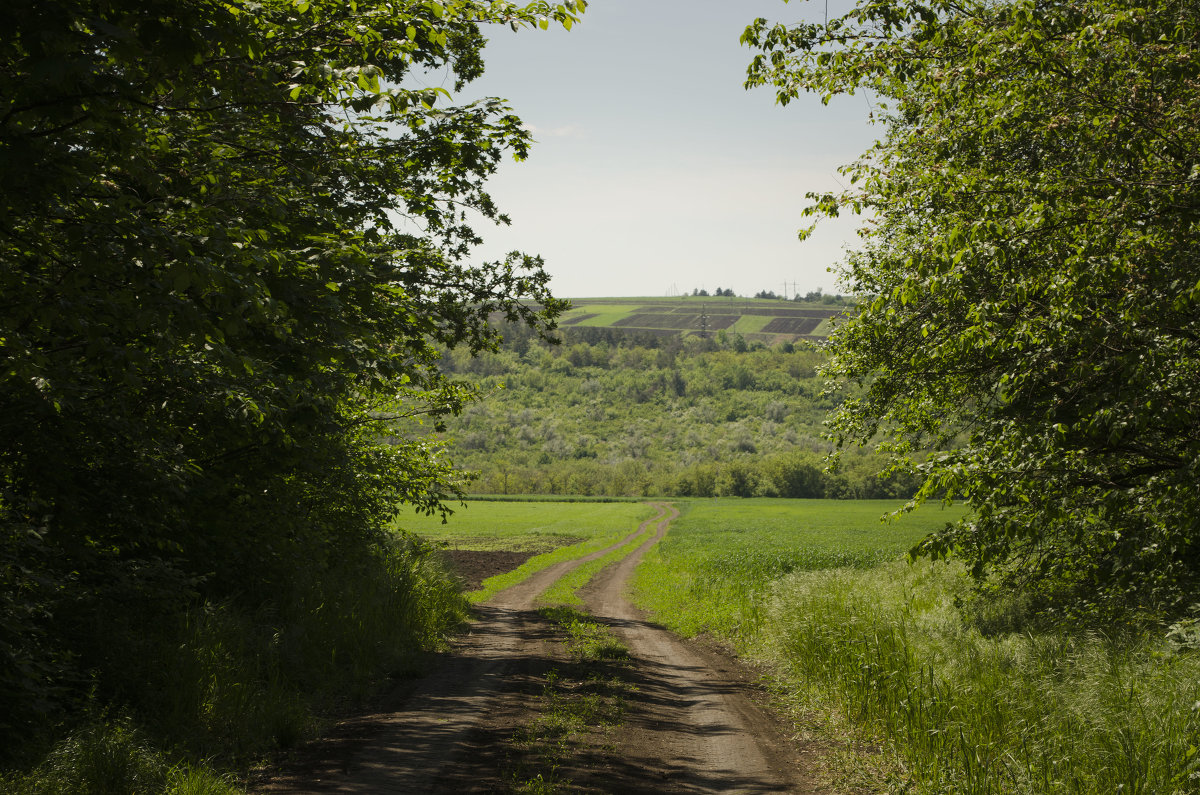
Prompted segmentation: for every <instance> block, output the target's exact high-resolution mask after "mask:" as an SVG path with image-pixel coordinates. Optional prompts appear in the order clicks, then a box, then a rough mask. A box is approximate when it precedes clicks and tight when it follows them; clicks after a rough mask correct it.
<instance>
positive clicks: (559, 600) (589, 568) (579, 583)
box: [538, 525, 657, 605]
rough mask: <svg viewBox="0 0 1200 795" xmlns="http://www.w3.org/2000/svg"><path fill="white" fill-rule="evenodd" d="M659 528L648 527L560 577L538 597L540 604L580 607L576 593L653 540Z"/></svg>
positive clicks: (580, 602)
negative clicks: (601, 573) (606, 569)
mask: <svg viewBox="0 0 1200 795" xmlns="http://www.w3.org/2000/svg"><path fill="white" fill-rule="evenodd" d="M656 531H657V528H656V527H655V526H653V525H651V526H650V527H648V528H647V529H646V530H645V531H644V532H641V533H638V535H637V536H635V537H634V538H633V539H631V540H630V541H629V542H627V543H625V544H622V545H621V546H619V547H617V548H616V549H614V550H613V551H611V552H609V553H608V554H607V555H603V556H602V557H599V558H596V559H595V560H591V561H588V562H587V563H584V564H582V565H580V566H578V567H576V568H575V569H573V570H571V571H569V572H567V574H566V575H564V576H562V577H559V578H558V580H557V581H555V583H554V584H553V585H551V586H550V587H549V588H547V589H546V590H545V591H544V592H543V593H542V595H541V596H539V597H538V602H540V603H542V604H547V605H580V604H582V601H581V600H580V599H579V597H578V596H577V595H576V592H577V591H578V590H579V589H580V588H582V587H583V586H585V585H587V584H588V583H589V582H591V580H592V578H593V577H595V576H596V575H597V574H599V573H600V571H602V570H603V569H604V568H606V567H608V566H611V565H612V564H614V563H617V562H618V561H620V560H622V559H623V558H624V557H625V556H626V555H628V554H630V553H631V552H633V551H634V550H635V549H637V548H638V547H640V546H641V545H642V544H644V543H646V540H647V539H649V538H651V537H652V536H653V535H654V534H655V532H656Z"/></svg>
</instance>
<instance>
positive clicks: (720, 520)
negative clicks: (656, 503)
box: [635, 498, 962, 635]
mask: <svg viewBox="0 0 1200 795" xmlns="http://www.w3.org/2000/svg"><path fill="white" fill-rule="evenodd" d="M676 504H677V505H679V507H680V511H681V516H680V518H678V519H676V520H675V522H674V524H673V525H672V528H671V532H670V533H669V534H668V536H667V538H666V539H665V540H664V541H663V542H662V543H661V544H659V545H658V546H657V547H656V548H655V549H653V550H651V552H650V553H649V554H648V555H647V556H646V561H645V563H643V565H642V566H641V567H640V569H639V570H638V574H637V576H636V578H635V591H636V593H637V594H638V598H639V602H640V604H641V605H642V606H643V607H646V608H648V609H650V610H652V611H653V612H655V613H656V614H658V615H660V616H661V618H660V619H659V620H661V621H664V622H666V623H667V624H668V625H669V626H670V627H671V628H672V629H674V630H676V631H678V632H680V633H682V634H684V635H694V634H696V633H698V632H702V631H715V632H718V633H728V632H731V631H733V630H734V629H735V628H736V627H739V626H741V625H742V624H744V623H745V622H747V621H750V620H755V619H756V617H757V616H758V600H759V597H760V596H761V595H762V594H763V593H764V592H765V589H766V588H767V587H768V586H769V585H770V584H771V583H772V582H773V581H775V580H777V579H779V578H781V577H783V576H785V575H787V574H789V573H791V572H793V571H811V570H817V569H829V568H835V567H853V568H865V567H870V566H873V565H876V564H878V563H882V562H886V561H889V560H894V559H896V558H898V557H900V556H902V555H903V554H904V553H905V552H907V551H908V550H909V549H911V548H912V546H913V545H914V544H916V542H917V541H919V540H920V539H921V538H922V537H923V536H925V535H926V534H927V533H929V532H930V531H931V530H934V529H936V528H938V527H940V526H942V525H944V524H945V523H946V522H948V521H953V520H955V519H957V518H959V516H961V515H962V513H961V510H958V509H949V510H941V509H939V508H937V507H925V508H922V509H921V510H920V511H917V512H915V513H911V514H905V515H903V516H901V517H899V518H896V519H891V520H889V521H887V522H884V521H883V517H884V516H885V515H887V514H890V513H892V512H894V511H896V510H897V509H899V508H900V507H901V506H902V505H903V503H902V502H899V501H896V500H784V499H729V498H723V499H712V500H683V501H678V502H677V503H676Z"/></svg>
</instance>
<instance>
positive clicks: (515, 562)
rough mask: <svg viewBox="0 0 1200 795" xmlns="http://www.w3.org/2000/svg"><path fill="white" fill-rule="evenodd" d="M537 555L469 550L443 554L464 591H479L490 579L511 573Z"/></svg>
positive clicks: (444, 552)
mask: <svg viewBox="0 0 1200 795" xmlns="http://www.w3.org/2000/svg"><path fill="white" fill-rule="evenodd" d="M536 554H537V553H536V552H507V551H476V550H467V549H447V550H444V551H443V552H442V556H443V557H444V558H445V560H446V564H447V565H448V566H449V567H450V571H452V572H453V573H454V574H455V575H456V576H457V577H458V578H459V579H460V580H462V583H463V590H464V591H474V590H476V589H478V588H479V587H480V586H481V585H482V584H483V581H484V580H486V579H487V578H488V577H494V576H496V575H497V574H505V573H507V572H510V571H512V570H513V569H515V568H517V567H519V566H520V565H521V564H522V563H524V562H525V561H527V560H529V559H530V558H532V557H533V556H534V555H536Z"/></svg>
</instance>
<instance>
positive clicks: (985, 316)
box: [744, 0, 1200, 617]
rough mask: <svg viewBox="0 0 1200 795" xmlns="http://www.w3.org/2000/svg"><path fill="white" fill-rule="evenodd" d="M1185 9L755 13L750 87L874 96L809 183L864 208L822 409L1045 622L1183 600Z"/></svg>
mask: <svg viewBox="0 0 1200 795" xmlns="http://www.w3.org/2000/svg"><path fill="white" fill-rule="evenodd" d="M1198 12H1200V7H1197V5H1196V4H1195V3H1194V2H1190V1H1189V0H1151V2H1147V3H1127V2H1119V1H1118V0H1077V1H1072V2H1057V1H1047V0H1012V1H1009V2H1001V3H992V2H967V3H960V2H942V0H933V1H932V2H920V1H918V0H878V1H876V2H869V3H868V2H861V3H859V4H858V5H857V6H856V7H855V8H854V9H853V10H852V11H850V12H849V13H847V14H846V15H844V16H842V17H838V18H835V19H830V20H828V22H825V23H818V24H805V25H797V26H790V27H789V26H783V25H770V24H768V23H766V22H765V21H764V20H758V21H757V22H755V23H754V24H753V25H751V26H750V27H749V28H748V29H747V31H746V33H745V36H744V41H745V42H747V43H749V44H750V45H751V46H753V47H756V48H758V49H760V50H761V53H760V54H759V55H757V56H756V57H755V59H754V61H753V63H752V65H751V67H750V70H749V79H748V85H771V86H774V87H775V89H776V91H777V96H778V99H779V101H780V102H782V103H785V104H786V103H787V102H788V101H789V100H790V99H793V98H795V97H796V96H798V95H799V94H800V93H801V92H805V91H811V92H817V93H818V94H820V95H821V96H822V97H823V99H824V100H825V101H828V100H829V99H830V98H831V97H833V96H834V95H837V94H852V93H855V92H865V93H866V95H867V97H868V98H869V101H870V102H872V103H875V105H876V117H877V119H878V121H879V122H880V123H881V125H882V128H883V130H884V135H883V137H882V138H881V140H880V141H879V142H878V143H877V145H876V146H875V147H874V148H873V149H872V150H871V151H869V152H867V153H865V154H864V156H863V157H862V158H861V159H860V160H859V161H858V162H856V163H854V164H851V165H849V166H847V167H846V168H845V169H844V173H845V174H846V175H847V176H848V178H849V181H850V188H849V189H848V190H846V191H844V192H840V193H835V194H827V195H814V196H812V197H811V198H812V199H813V204H812V206H811V207H810V209H809V213H810V214H812V215H816V216H820V215H837V214H838V213H839V212H844V211H861V212H863V213H864V214H865V222H864V229H863V232H862V239H863V245H862V248H861V250H860V251H858V252H856V253H854V254H852V255H850V256H849V257H848V260H847V262H846V264H845V266H844V269H843V276H844V279H845V282H846V284H847V286H848V287H849V288H850V289H851V290H852V291H853V292H855V293H857V294H858V295H860V296H863V297H865V300H863V301H862V303H861V304H860V305H859V310H860V311H859V312H858V314H857V316H856V317H855V318H854V319H853V321H851V322H848V323H846V324H845V325H843V326H842V327H841V328H840V329H838V330H837V331H836V332H835V334H834V335H833V339H832V355H833V359H832V363H831V365H830V367H829V371H828V372H829V374H830V375H832V376H834V377H838V378H846V379H849V380H850V381H852V382H854V383H857V384H859V385H860V386H861V392H860V394H859V396H858V397H856V398H854V399H852V400H850V401H848V402H847V403H846V404H845V405H844V406H843V407H842V408H841V410H840V411H839V412H838V413H837V414H836V416H835V417H834V419H833V420H832V430H833V432H834V434H835V435H836V436H837V438H838V439H839V440H840V441H841V442H842V443H852V442H859V443H861V442H866V441H869V440H871V439H877V438H882V439H883V440H884V444H885V445H887V446H889V447H890V449H891V450H892V451H893V452H894V454H895V455H896V457H897V459H898V460H900V461H905V460H906V459H909V458H913V453H914V451H917V450H920V449H923V448H927V447H929V446H932V447H933V448H934V449H935V450H936V451H937V452H936V453H935V454H934V455H932V456H931V457H930V458H928V460H916V461H909V463H910V464H912V465H917V466H920V467H921V469H922V470H923V472H924V474H925V475H926V481H925V486H924V489H923V490H922V493H921V494H922V497H923V498H937V497H945V498H946V499H951V498H961V499H965V500H966V501H967V502H968V503H969V504H970V505H971V506H972V507H973V509H974V511H973V514H972V516H971V517H970V518H968V519H967V520H965V521H963V522H961V523H959V524H957V525H955V526H952V527H948V528H947V529H946V530H945V531H944V532H941V533H938V534H935V535H934V536H932V537H931V538H930V539H928V540H927V541H926V542H925V543H924V545H923V546H922V548H921V549H922V551H923V552H926V553H930V554H935V555H940V554H944V553H946V552H950V551H953V552H956V553H958V554H960V555H962V556H964V557H966V558H967V559H968V560H969V561H970V562H971V563H972V565H973V567H974V571H975V573H976V574H977V575H978V576H980V577H981V578H982V577H985V576H987V575H989V574H995V575H999V576H998V577H997V578H992V579H991V580H990V581H991V582H1000V583H1002V584H1004V585H1006V586H1009V587H1016V588H1019V589H1020V591H1021V592H1022V593H1023V594H1024V595H1025V596H1027V597H1030V598H1032V600H1033V603H1034V604H1035V606H1038V607H1039V608H1040V609H1041V611H1042V613H1043V615H1050V614H1057V615H1060V616H1062V615H1068V616H1069V615H1091V616H1096V615H1117V614H1120V615H1130V613H1129V611H1130V610H1132V611H1134V614H1135V615H1136V614H1138V613H1141V614H1142V615H1143V616H1157V617H1161V616H1163V615H1179V614H1181V613H1183V612H1184V611H1186V610H1187V609H1188V607H1189V606H1190V605H1191V603H1192V602H1194V600H1195V596H1194V593H1195V590H1194V589H1195V586H1196V584H1197V580H1198V579H1200V490H1198V489H1197V488H1196V484H1197V482H1198V475H1200V471H1198V468H1200V431H1198V429H1200V401H1198V400H1197V395H1198V394H1200V336H1198V335H1200V304H1198V302H1200V258H1198V256H1197V255H1198V253H1200V252H1198V250H1197V243H1196V241H1197V223H1198V221H1200V160H1198V159H1197V152H1200V91H1198V90H1197V88H1198V87H1200V63H1198V62H1197V59H1196V52H1197V45H1198V43H1200V13H1198Z"/></svg>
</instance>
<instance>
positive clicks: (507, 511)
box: [396, 500, 654, 552]
mask: <svg viewBox="0 0 1200 795" xmlns="http://www.w3.org/2000/svg"><path fill="white" fill-rule="evenodd" d="M653 515H654V513H653V509H651V508H648V507H646V506H645V505H643V504H641V503H637V502H559V501H548V500H538V501H528V502H509V501H491V500H488V501H478V502H474V501H468V502H467V504H466V505H464V506H459V507H457V508H456V509H455V512H454V513H453V514H452V515H451V516H450V517H448V519H447V521H446V522H445V523H443V522H442V519H441V517H439V516H424V515H421V514H411V515H404V516H401V517H400V518H399V519H398V520H397V522H396V526H397V527H399V528H402V529H404V530H407V531H409V532H412V533H415V534H417V535H419V536H421V537H423V538H425V539H427V540H429V541H431V542H434V543H436V544H442V545H444V546H449V547H453V548H455V549H466V550H501V549H503V550H511V551H515V552H548V551H552V550H555V549H557V548H559V547H562V546H572V545H576V544H578V543H580V542H581V541H589V540H592V539H595V538H599V537H601V536H604V537H607V536H609V535H611V534H612V533H613V532H614V531H620V530H622V529H625V528H627V527H629V525H630V523H631V522H632V523H634V526H635V527H636V523H637V522H640V521H642V520H643V519H646V518H648V517H650V516H653ZM626 532H628V530H626Z"/></svg>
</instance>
